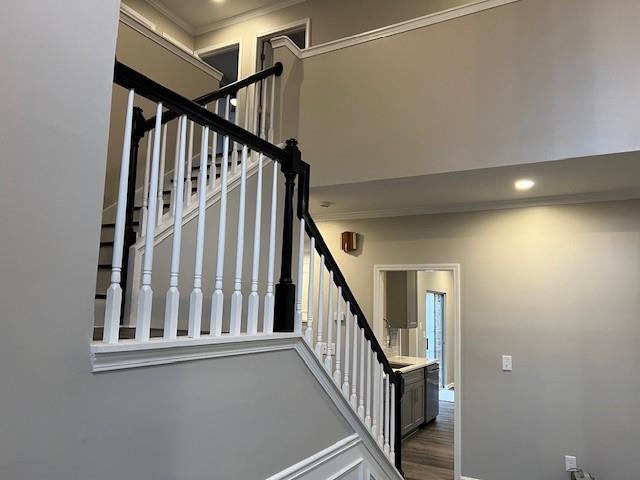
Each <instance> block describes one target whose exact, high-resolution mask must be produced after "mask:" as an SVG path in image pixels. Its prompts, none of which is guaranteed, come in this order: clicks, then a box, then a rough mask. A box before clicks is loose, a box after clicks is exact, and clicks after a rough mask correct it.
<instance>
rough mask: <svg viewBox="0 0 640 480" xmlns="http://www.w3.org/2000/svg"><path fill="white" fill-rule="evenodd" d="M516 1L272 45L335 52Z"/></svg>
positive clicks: (491, 0)
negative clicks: (308, 42) (307, 42)
mask: <svg viewBox="0 0 640 480" xmlns="http://www.w3.org/2000/svg"><path fill="white" fill-rule="evenodd" d="M519 1H520V0H477V1H474V2H471V3H467V4H465V5H460V6H457V7H453V8H449V9H448V10H443V11H441V12H436V13H430V14H428V15H423V16H422V17H416V18H413V19H411V20H405V21H404V22H399V23H394V24H393V25H388V26H386V27H381V28H376V29H375V30H370V31H368V32H363V33H358V34H357V35H351V36H349V37H344V38H340V39H337V40H332V41H330V42H326V43H321V44H319V45H314V46H312V47H309V48H305V49H304V50H300V49H299V48H298V47H297V46H296V45H295V44H294V43H293V42H291V41H290V40H289V41H288V42H287V41H286V40H284V38H285V37H277V38H274V39H273V40H272V41H271V44H272V45H273V47H274V48H276V47H277V46H278V47H286V48H288V49H289V50H291V52H292V53H293V54H294V55H296V56H297V57H298V58H309V57H315V56H316V55H322V54H324V53H329V52H334V51H336V50H341V49H343V48H348V47H353V46H356V45H360V44H362V43H367V42H371V41H374V40H379V39H381V38H386V37H391V36H393V35H398V34H400V33H405V32H410V31H411V30H416V29H418V28H423V27H427V26H429V25H435V24H437V23H442V22H447V21H449V20H454V19H456V18H460V17H464V16H467V15H471V14H474V13H478V12H482V11H485V10H489V9H492V8H496V7H500V6H502V5H507V4H509V3H515V2H519Z"/></svg>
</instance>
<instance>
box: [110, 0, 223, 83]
mask: <svg viewBox="0 0 640 480" xmlns="http://www.w3.org/2000/svg"><path fill="white" fill-rule="evenodd" d="M138 17H142V19H144V20H146V18H144V17H143V16H142V15H140V14H139V13H138V12H135V10H132V9H131V8H130V7H127V6H126V5H125V4H121V5H120V21H121V22H122V23H123V24H125V25H127V26H128V27H131V28H132V29H134V30H135V31H136V32H138V33H140V34H142V35H144V36H145V37H147V38H148V39H149V40H151V41H153V42H155V43H157V44H158V45H160V46H161V47H163V48H165V49H166V50H168V51H169V52H171V53H173V54H174V55H177V56H178V57H180V58H181V59H182V60H185V61H186V62H188V63H190V64H191V65H193V66H194V67H196V68H198V69H199V70H201V71H202V72H204V73H206V74H207V75H210V76H211V77H213V78H215V79H216V80H217V81H218V82H219V81H220V80H221V79H222V73H221V72H219V71H218V70H216V69H215V68H213V67H212V66H211V65H209V64H207V63H205V62H203V61H202V60H201V59H200V58H199V57H198V56H196V55H195V54H194V53H193V51H192V50H190V49H189V48H188V47H186V45H184V44H182V43H180V42H178V43H174V42H175V39H173V37H171V36H170V35H167V34H166V33H164V32H162V34H159V33H158V32H156V30H155V24H153V23H152V22H149V21H148V20H146V21H144V20H142V19H141V18H138ZM150 25H153V28H152V27H151V26H150Z"/></svg>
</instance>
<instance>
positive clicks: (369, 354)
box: [364, 340, 373, 431]
mask: <svg viewBox="0 0 640 480" xmlns="http://www.w3.org/2000/svg"><path fill="white" fill-rule="evenodd" d="M372 356H373V351H372V350H371V340H367V409H366V413H365V416H364V425H365V427H367V429H369V431H371V396H372V394H373V392H372V390H371V379H372V378H373V371H372V370H371V357H372Z"/></svg>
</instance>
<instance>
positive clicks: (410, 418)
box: [402, 368, 426, 437]
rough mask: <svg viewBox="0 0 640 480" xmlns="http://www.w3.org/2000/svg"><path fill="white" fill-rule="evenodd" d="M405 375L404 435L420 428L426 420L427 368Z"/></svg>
mask: <svg viewBox="0 0 640 480" xmlns="http://www.w3.org/2000/svg"><path fill="white" fill-rule="evenodd" d="M403 377H404V382H405V383H404V395H403V397H402V436H403V437H404V436H405V435H408V434H409V433H411V432H413V431H414V430H416V429H418V428H419V427H420V426H421V425H422V424H423V423H424V421H425V410H426V408H425V407H426V406H425V386H426V384H425V369H424V368H420V369H418V370H413V371H412V372H409V373H407V374H405V375H403Z"/></svg>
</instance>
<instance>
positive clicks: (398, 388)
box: [392, 372, 404, 476]
mask: <svg viewBox="0 0 640 480" xmlns="http://www.w3.org/2000/svg"><path fill="white" fill-rule="evenodd" d="M395 378H396V383H395V392H396V398H395V417H396V418H394V419H392V421H393V422H396V427H395V429H394V435H395V437H396V438H395V444H394V445H395V452H396V458H395V459H394V460H395V465H396V468H397V469H398V471H399V472H400V473H401V474H402V476H404V472H403V471H402V397H403V396H404V378H402V374H401V373H399V372H398V373H396V374H395Z"/></svg>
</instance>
